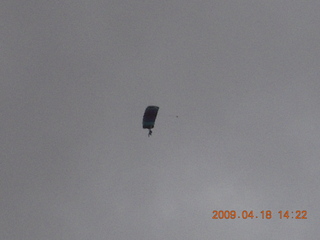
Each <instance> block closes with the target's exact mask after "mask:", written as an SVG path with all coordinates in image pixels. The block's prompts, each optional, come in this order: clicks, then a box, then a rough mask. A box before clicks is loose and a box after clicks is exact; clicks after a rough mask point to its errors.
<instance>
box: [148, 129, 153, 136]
mask: <svg viewBox="0 0 320 240" xmlns="http://www.w3.org/2000/svg"><path fill="white" fill-rule="evenodd" d="M151 135H152V131H151V129H149V134H148V137H150V136H151Z"/></svg>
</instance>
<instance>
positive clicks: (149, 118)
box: [142, 106, 159, 137]
mask: <svg viewBox="0 0 320 240" xmlns="http://www.w3.org/2000/svg"><path fill="white" fill-rule="evenodd" d="M158 110H159V107H157V106H148V107H147V108H146V110H145V112H144V114H143V120H142V128H147V129H149V134H148V137H150V136H151V134H152V131H151V129H152V128H153V127H154V123H155V121H156V117H157V114H158Z"/></svg>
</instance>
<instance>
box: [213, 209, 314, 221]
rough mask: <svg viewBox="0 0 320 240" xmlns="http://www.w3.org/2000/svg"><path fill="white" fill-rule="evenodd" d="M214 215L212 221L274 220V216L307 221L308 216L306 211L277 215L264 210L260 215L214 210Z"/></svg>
mask: <svg viewBox="0 0 320 240" xmlns="http://www.w3.org/2000/svg"><path fill="white" fill-rule="evenodd" d="M212 213H213V216H212V219H272V218H273V217H274V216H277V217H278V218H279V219H307V214H308V212H307V211H306V210H295V211H289V210H286V211H281V210H280V211H278V212H276V213H273V212H272V211H271V210H262V211H260V212H259V213H256V212H254V211H253V210H250V211H247V210H243V211H241V212H237V211H235V210H231V211H229V210H214V211H212Z"/></svg>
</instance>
